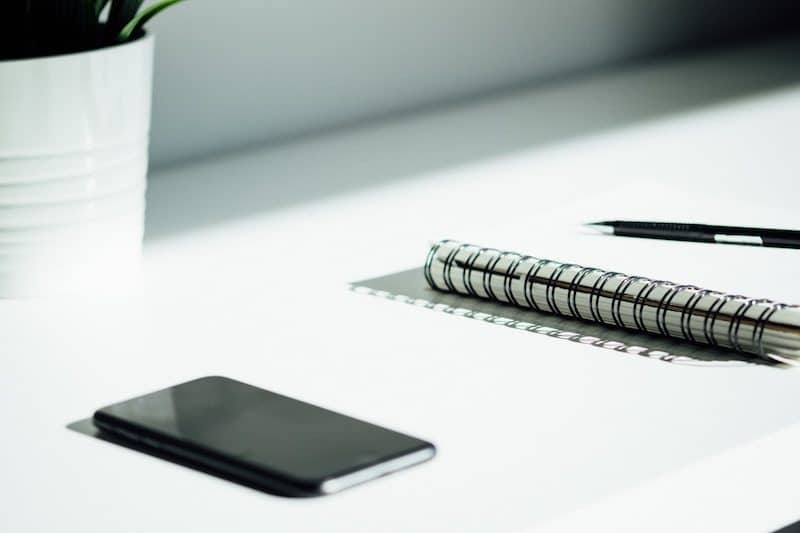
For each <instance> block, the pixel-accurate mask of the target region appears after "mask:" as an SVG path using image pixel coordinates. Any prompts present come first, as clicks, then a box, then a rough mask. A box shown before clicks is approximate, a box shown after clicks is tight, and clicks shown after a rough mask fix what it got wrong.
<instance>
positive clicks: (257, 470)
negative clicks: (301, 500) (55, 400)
mask: <svg viewBox="0 0 800 533" xmlns="http://www.w3.org/2000/svg"><path fill="white" fill-rule="evenodd" d="M94 420H95V423H96V424H97V426H98V427H99V428H100V429H101V430H106V431H110V432H112V433H116V434H118V435H121V436H123V437H126V438H132V439H134V440H136V441H137V442H139V443H141V444H144V445H145V446H151V447H154V448H159V449H162V450H166V451H168V452H171V453H174V454H178V455H183V456H185V457H187V458H190V459H191V460H193V461H199V462H201V463H205V464H207V465H209V466H212V467H214V468H215V469H222V470H226V471H227V473H228V474H233V475H237V474H238V475H239V476H240V477H241V476H245V477H247V478H248V480H249V481H251V482H252V481H256V482H259V483H260V484H263V485H264V486H267V487H269V486H273V488H277V489H278V490H279V491H281V492H295V493H298V494H303V493H306V494H318V493H329V492H336V491H338V490H340V489H342V488H346V487H348V486H350V485H355V484H357V483H360V482H363V481H367V480H369V479H372V478H374V477H378V476H381V475H384V474H387V473H390V472H393V471H395V470H399V469H401V468H405V467H407V466H411V465H412V464H416V463H419V462H422V461H425V460H427V459H430V458H431V457H433V455H434V453H435V451H434V447H433V445H432V444H430V443H429V442H426V441H423V440H420V439H417V438H414V437H411V436H409V435H405V434H402V433H398V432H396V431H392V430H389V429H386V428H383V427H380V426H376V425H374V424H370V423H368V422H364V421H361V420H357V419H355V418H351V417H349V416H345V415H342V414H339V413H335V412H333V411H329V410H327V409H323V408H321V407H317V406H314V405H311V404H308V403H305V402H301V401H299V400H295V399H292V398H288V397H286V396H282V395H280V394H276V393H273V392H269V391H266V390H263V389H260V388H257V387H254V386H252V385H247V384H245V383H241V382H239V381H235V380H232V379H229V378H224V377H216V376H213V377H205V378H200V379H196V380H194V381H189V382H187V383H183V384H180V385H176V386H174V387H170V388H167V389H164V390H161V391H157V392H154V393H151V394H147V395H144V396H140V397H138V398H134V399H132V400H128V401H124V402H121V403H117V404H114V405H110V406H108V407H105V408H103V409H100V410H99V411H97V412H96V413H95V416H94Z"/></svg>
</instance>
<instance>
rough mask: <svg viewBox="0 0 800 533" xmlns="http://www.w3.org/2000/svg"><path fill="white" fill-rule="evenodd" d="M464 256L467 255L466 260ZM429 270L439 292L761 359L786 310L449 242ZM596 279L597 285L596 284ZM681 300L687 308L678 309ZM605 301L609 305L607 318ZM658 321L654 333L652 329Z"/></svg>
mask: <svg viewBox="0 0 800 533" xmlns="http://www.w3.org/2000/svg"><path fill="white" fill-rule="evenodd" d="M465 253H466V254H467V255H466V258H464V259H460V257H461V256H462V255H464V254H465ZM442 255H444V257H441V256H442ZM504 262H507V265H506V266H504V267H503V268H500V267H499V265H500V264H501V263H504ZM523 265H524V266H523ZM548 267H549V268H552V271H551V272H550V273H549V274H543V269H545V268H548ZM574 271H577V272H574ZM572 272H574V275H572V276H571V277H570V278H567V279H565V280H562V277H563V276H565V275H568V274H567V273H572ZM424 273H425V279H426V280H427V282H428V285H430V286H431V287H432V288H434V289H439V290H445V291H450V292H458V293H462V294H466V295H468V296H474V297H481V298H487V299H490V300H498V301H501V302H505V303H509V304H512V305H516V306H519V307H525V308H530V309H533V310H535V311H544V312H550V313H555V314H558V315H563V316H569V317H574V318H578V319H582V320H591V321H594V322H599V323H602V324H606V325H609V326H616V327H625V328H629V329H637V330H640V331H643V332H646V333H655V334H661V335H667V336H671V337H678V338H683V339H685V340H688V341H692V342H700V343H704V344H710V345H712V346H720V347H725V348H731V349H734V350H737V351H740V352H749V353H755V354H758V355H761V356H765V355H766V353H765V346H764V331H765V329H766V327H767V324H768V323H769V320H770V318H771V317H772V316H773V315H774V314H775V313H776V312H777V311H778V310H780V309H783V308H785V307H787V305H786V304H781V303H777V302H774V301H772V300H767V299H755V298H748V297H745V296H742V295H737V294H726V293H721V292H718V291H711V290H707V289H701V288H700V287H696V286H694V285H677V284H675V283H672V282H670V281H663V280H653V279H650V278H646V277H641V276H628V275H626V274H622V273H620V272H610V271H605V270H601V269H599V268H593V267H583V266H580V265H575V264H571V263H560V262H557V261H552V260H549V259H541V258H536V257H532V256H529V255H521V254H518V253H515V252H504V251H500V250H496V249H493V248H483V247H478V246H474V245H470V244H465V243H458V242H455V241H450V240H444V241H440V242H438V243H436V244H434V245H433V246H431V248H430V251H429V252H428V256H427V257H426V260H425V266H424ZM478 275H480V283H479V284H477V285H476V283H475V277H476V276H478ZM498 277H499V278H502V288H501V290H498V291H496V290H495V288H496V285H495V283H494V282H495V280H496V279H497V278H498ZM592 278H594V281H593V282H589V281H588V280H590V279H592ZM458 279H460V286H459V283H457V280H458ZM614 282H616V286H615V287H614V288H613V290H611V289H610V288H609V287H613V286H614V285H613V283H614ZM462 287H463V288H462ZM632 287H638V289H635V294H633V293H630V292H629V290H631V288H632ZM559 291H565V295H563V297H562V298H559V297H558V294H559ZM656 291H658V292H660V293H661V294H660V296H657V297H654V295H655V294H657V292H656ZM520 295H521V297H520ZM580 295H583V296H587V295H588V313H586V306H584V309H583V310H582V309H581V305H579V302H578V298H579V296H580ZM709 297H713V299H711V301H710V304H709V305H708V306H707V308H704V309H702V310H701V309H700V307H699V304H700V303H701V302H708V301H709ZM537 299H538V301H537ZM678 301H680V302H682V303H680V304H676V303H675V302H678ZM732 303H734V304H735V305H736V307H735V309H734V310H733V311H732V312H731V311H728V310H727V308H728V307H729V305H730V304H732ZM602 304H605V306H606V307H607V309H606V311H605V313H606V314H605V316H604V312H603V309H602ZM627 304H630V308H629V309H623V305H627ZM754 308H763V309H762V310H761V312H760V313H759V314H758V316H757V317H752V316H749V313H751V312H753V311H754ZM609 309H610V320H609V318H608V312H609ZM723 310H725V312H724V313H723ZM646 311H648V312H650V313H651V314H653V313H654V318H651V319H650V325H648V320H647V319H646V317H645V312H646ZM723 321H725V324H726V327H725V328H724V331H719V332H718V331H717V327H718V324H719V323H720V322H723ZM653 323H654V325H655V328H653V327H652V324H653ZM698 324H702V326H701V327H699V330H700V331H701V334H700V335H699V336H698V335H697V334H696V333H695V331H693V327H694V328H696V329H697V328H698ZM743 324H747V327H748V328H750V327H751V328H752V330H751V331H750V333H749V335H743V331H742V327H743Z"/></svg>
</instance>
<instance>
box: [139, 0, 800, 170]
mask: <svg viewBox="0 0 800 533" xmlns="http://www.w3.org/2000/svg"><path fill="white" fill-rule="evenodd" d="M793 3H794V2H789V1H784V2H778V1H776V2H769V1H764V2H759V1H757V0H754V1H750V2H736V1H734V0H707V1H705V2H698V1H697V0H645V1H642V0H527V1H525V0H403V1H399V0H393V1H390V0H384V1H376V0H336V1H333V0H329V1H325V0H310V1H305V2H298V1H288V0H284V1H280V0H279V1H270V2H260V1H256V0H225V1H219V0H217V1H214V0H189V1H188V2H186V3H184V4H181V5H178V6H175V7H173V8H171V9H170V10H168V11H166V12H164V13H162V14H161V15H159V17H158V18H157V19H154V21H153V22H152V23H151V25H150V28H151V30H153V31H154V32H155V33H156V35H157V56H156V57H157V59H156V76H155V91H154V102H153V125H152V137H151V143H152V144H151V155H152V162H153V166H159V165H163V164H168V163H174V162H178V161H184V160H188V159H192V158H196V157H198V156H204V155H209V154H215V153H220V152H224V151H228V150H231V149H237V148H242V147H247V146H254V145H260V144H264V143H266V142H275V141H279V140H283V139H287V138H291V137H293V136H297V135H302V134H306V133H309V132H314V131H318V130H321V129H329V128H333V127H338V126H342V125H348V124H353V123H356V122H359V121H363V120H367V119H371V118H374V117H380V116H385V115H387V114H391V113H397V112H402V111H407V110H412V109H417V108H420V107H424V106H428V105H433V104H439V103H442V102H447V101H451V100H454V99H463V98H467V97H471V96H475V95H479V94H482V93H486V92H490V91H494V90H498V89H503V88H507V87H513V86H519V85H521V84H525V83H531V82H536V81H541V80H546V79H550V78H553V77H555V76H560V75H565V74H569V73H573V72H576V71H581V70H584V69H587V68H594V67H596V66H599V65H607V64H610V63H614V62H619V61H624V60H630V59H635V58H640V57H644V56H647V55H651V54H655V53H662V52H665V51H670V50H675V49H679V48H681V47H686V46H688V45H693V44H698V43H711V42H715V41H718V40H721V39H724V38H727V37H730V36H736V37H741V36H746V35H749V34H752V33H754V32H759V31H760V32H762V33H763V32H766V31H767V29H768V28H771V27H773V26H780V25H785V24H786V23H787V21H789V20H790V18H791V19H793V20H796V19H797V17H796V16H795V15H794V14H791V15H790V9H791V5H792V4H793Z"/></svg>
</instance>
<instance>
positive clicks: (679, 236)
mask: <svg viewBox="0 0 800 533" xmlns="http://www.w3.org/2000/svg"><path fill="white" fill-rule="evenodd" d="M586 226H587V227H590V228H593V229H595V230H598V231H600V232H602V233H606V234H609V235H620V236H622V237H641V238H644V239H665V240H671V241H694V242H713V243H719V244H744V245H750V246H769V247H775V248H800V231H797V230H789V229H769V228H748V227H739V226H715V225H709V224H684V223H680V222H642V221H630V220H613V221H605V222H592V223H590V224H586Z"/></svg>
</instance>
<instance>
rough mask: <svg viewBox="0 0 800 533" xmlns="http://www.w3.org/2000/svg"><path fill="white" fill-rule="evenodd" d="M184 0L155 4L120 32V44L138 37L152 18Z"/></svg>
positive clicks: (169, 0) (164, 1)
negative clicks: (132, 37) (135, 36)
mask: <svg viewBox="0 0 800 533" xmlns="http://www.w3.org/2000/svg"><path fill="white" fill-rule="evenodd" d="M182 1H183V0H162V1H161V2H158V3H157V4H153V5H152V6H150V7H148V8H147V9H145V10H143V11H142V12H140V13H139V14H138V15H136V16H135V17H134V18H133V20H131V21H130V22H128V24H126V25H125V27H124V28H122V30H120V32H119V35H117V41H118V42H124V41H127V40H128V39H130V38H131V36H132V35H136V34H137V33H139V31H140V30H141V29H142V27H143V26H144V25H145V24H147V21H149V20H150V19H151V18H153V17H154V16H156V15H157V14H158V13H160V12H161V11H163V10H164V9H166V8H168V7H169V6H171V5H173V4H177V3H178V2H182Z"/></svg>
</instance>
